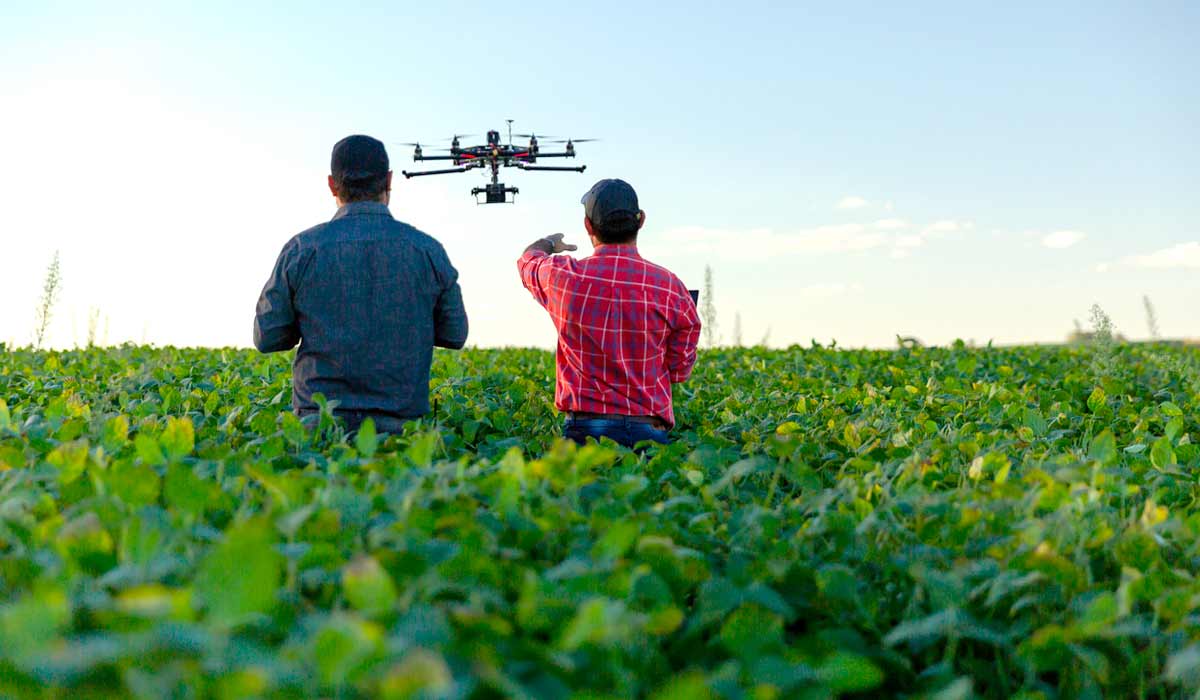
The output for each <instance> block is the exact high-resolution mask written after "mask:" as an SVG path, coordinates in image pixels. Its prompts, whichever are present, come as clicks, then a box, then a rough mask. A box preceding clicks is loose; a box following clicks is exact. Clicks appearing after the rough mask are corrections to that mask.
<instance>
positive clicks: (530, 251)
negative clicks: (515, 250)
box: [517, 233, 579, 306]
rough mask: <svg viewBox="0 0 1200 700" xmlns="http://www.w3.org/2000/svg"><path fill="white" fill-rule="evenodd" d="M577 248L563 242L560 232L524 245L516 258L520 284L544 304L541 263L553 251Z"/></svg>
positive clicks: (560, 251) (544, 291)
mask: <svg viewBox="0 0 1200 700" xmlns="http://www.w3.org/2000/svg"><path fill="white" fill-rule="evenodd" d="M578 249H579V247H578V246H576V245H573V244H571V243H564V242H563V235H562V234H561V233H555V234H552V235H549V236H546V237H545V238H539V239H537V240H536V241H534V242H533V243H530V244H529V245H528V246H526V247H525V252H524V253H522V254H521V257H520V259H518V260H517V271H518V272H520V273H521V284H523V285H525V288H526V289H528V290H529V293H530V294H532V295H533V298H534V299H537V301H538V303H539V304H541V305H542V306H545V305H546V301H547V299H546V290H545V289H544V288H543V286H544V283H545V280H543V279H542V278H541V276H542V270H543V266H542V263H544V262H546V259H547V258H548V257H549V256H551V255H553V254H555V253H565V252H567V251H571V250H578Z"/></svg>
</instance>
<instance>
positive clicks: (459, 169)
mask: <svg viewBox="0 0 1200 700" xmlns="http://www.w3.org/2000/svg"><path fill="white" fill-rule="evenodd" d="M508 128H509V133H508V143H502V142H501V138H500V132H499V131H495V130H492V131H489V132H487V143H486V144H484V145H480V146H466V147H464V146H462V145H461V144H460V142H459V139H460V138H463V137H462V136H459V135H455V136H454V138H453V139H452V140H451V142H450V148H449V149H439V150H448V151H449V155H432V156H427V155H425V153H424V152H423V151H422V150H421V144H419V143H410V144H405V145H409V146H412V147H413V160H414V161H426V160H448V161H451V162H452V163H453V164H454V165H455V166H456V167H453V168H445V169H442V170H425V171H419V172H408V171H407V170H403V171H401V172H402V173H403V174H404V177H406V178H413V177H419V176H422V175H449V174H451V173H465V172H467V171H468V170H477V169H480V168H490V169H491V176H492V181H491V182H490V183H488V184H487V185H485V186H484V187H473V188H471V194H472V195H473V196H474V197H475V201H476V203H477V204H510V203H512V202H513V200H512V199H509V197H508V196H509V195H510V194H511V195H513V196H514V199H515V195H516V194H517V193H518V192H519V191H520V190H518V189H517V188H516V187H509V186H507V185H505V184H504V183H503V182H500V168H510V167H511V168H518V169H520V170H531V171H543V172H545V171H553V172H576V173H581V172H583V171H584V170H586V169H587V166H586V165H580V166H577V167H561V166H545V165H534V163H537V161H538V159H539V158H574V157H575V144H576V143H583V142H585V141H594V140H595V139H566V140H556V141H550V142H548V143H565V144H566V146H565V147H564V148H563V150H562V151H561V152H557V153H555V152H544V151H542V150H541V148H540V146H539V145H538V138H537V136H535V135H534V134H517V136H518V137H520V138H528V139H529V144H528V145H526V146H514V145H513V142H512V137H513V133H512V120H511V119H509V120H508ZM481 194H482V195H484V196H485V199H484V200H482V201H481V200H480V199H479V195H481Z"/></svg>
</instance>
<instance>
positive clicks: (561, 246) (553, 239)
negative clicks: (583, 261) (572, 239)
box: [544, 233, 579, 253]
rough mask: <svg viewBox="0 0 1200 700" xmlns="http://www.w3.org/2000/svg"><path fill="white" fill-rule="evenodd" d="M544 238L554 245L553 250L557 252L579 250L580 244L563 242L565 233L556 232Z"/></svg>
mask: <svg viewBox="0 0 1200 700" xmlns="http://www.w3.org/2000/svg"><path fill="white" fill-rule="evenodd" d="M544 240H545V241H546V242H547V243H549V244H550V245H551V246H553V247H554V251H553V252H555V253H564V252H567V251H570V250H579V246H577V245H574V244H573V243H564V242H563V234H561V233H554V234H551V235H549V236H546V238H545V239H544Z"/></svg>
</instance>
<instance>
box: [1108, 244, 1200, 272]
mask: <svg viewBox="0 0 1200 700" xmlns="http://www.w3.org/2000/svg"><path fill="white" fill-rule="evenodd" d="M1121 262H1123V263H1125V264H1126V265H1132V266H1133V267H1143V268H1150V269H1158V270H1163V269H1172V268H1174V269H1191V270H1195V269H1200V241H1187V242H1186V243H1179V244H1176V245H1173V246H1171V247H1169V248H1163V249H1161V250H1156V251H1153V252H1151V253H1146V254H1144V255H1131V256H1129V257H1127V258H1124V259H1123V260H1122V261H1121Z"/></svg>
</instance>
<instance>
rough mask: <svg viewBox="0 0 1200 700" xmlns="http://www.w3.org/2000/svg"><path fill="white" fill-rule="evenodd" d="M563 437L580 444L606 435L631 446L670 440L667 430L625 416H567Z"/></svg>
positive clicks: (663, 442)
mask: <svg viewBox="0 0 1200 700" xmlns="http://www.w3.org/2000/svg"><path fill="white" fill-rule="evenodd" d="M563 437H565V438H567V439H568V440H574V441H575V442H577V443H579V444H580V445H582V444H584V443H585V442H586V441H587V438H589V437H592V438H595V439H596V440H599V439H600V438H602V437H606V438H608V439H609V440H612V441H613V442H615V443H617V444H619V445H624V446H625V447H633V446H634V445H636V444H638V443H639V442H641V441H643V440H651V441H653V442H658V443H662V444H664V445H666V444H668V443H669V442H671V438H670V437H669V436H668V435H667V431H665V430H659V429H658V428H655V427H654V426H653V425H650V424H649V423H639V422H638V421H635V420H630V419H629V418H626V417H617V416H614V417H612V418H568V419H567V421H566V422H565V423H563Z"/></svg>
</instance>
